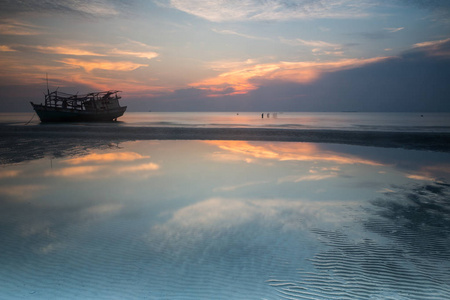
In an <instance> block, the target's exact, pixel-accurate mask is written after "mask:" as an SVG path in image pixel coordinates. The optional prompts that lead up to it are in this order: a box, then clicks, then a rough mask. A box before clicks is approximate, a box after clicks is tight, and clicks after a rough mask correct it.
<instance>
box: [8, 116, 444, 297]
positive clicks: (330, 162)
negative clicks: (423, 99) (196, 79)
mask: <svg viewBox="0 0 450 300" xmlns="http://www.w3.org/2000/svg"><path fill="white" fill-rule="evenodd" d="M218 115H220V116H221V117H222V119H221V121H220V122H216V121H215V122H214V125H211V124H212V123H210V122H204V120H205V118H206V116H205V115H203V116H204V117H202V118H203V119H202V118H197V117H196V118H188V117H186V115H184V116H185V119H184V121H180V123H178V124H175V123H174V122H172V123H171V124H159V125H158V126H154V125H153V126H151V125H150V124H148V123H146V124H143V123H142V120H140V121H136V122H128V123H127V122H122V123H121V122H117V123H83V124H39V123H31V125H30V124H28V125H24V124H23V123H22V124H19V123H11V122H10V121H8V122H3V124H1V125H0V137H1V139H0V158H1V164H2V168H1V169H0V208H1V209H0V220H1V221H0V222H1V228H2V230H1V232H0V235H1V239H2V241H3V242H2V243H1V245H0V252H1V253H2V255H1V256H0V264H1V265H2V268H0V276H1V277H2V278H4V280H3V281H2V283H1V284H0V286H1V290H2V297H3V298H4V299H17V298H20V299H61V298H64V299H355V298H357V299H446V298H450V285H449V283H448V278H449V277H450V271H449V270H450V264H449V262H450V249H449V246H448V245H450V219H449V213H450V202H449V195H450V155H449V139H450V136H449V134H450V133H448V132H446V130H443V129H442V128H446V127H445V126H446V125H445V126H440V127H439V128H440V129H439V130H432V129H430V128H429V127H426V128H425V127H424V128H422V129H421V130H411V128H409V130H405V129H404V128H403V130H404V131H399V130H393V129H392V128H394V127H395V128H397V129H398V127H396V126H394V127H392V126H391V127H390V130H386V127H382V126H378V127H377V126H375V127H373V126H372V127H371V128H372V129H371V130H367V129H364V130H361V129H358V130H349V128H350V127H351V126H348V125H347V124H343V122H342V119H339V120H340V121H339V123H340V124H343V125H341V126H340V127H339V126H337V129H330V128H317V127H315V128H301V126H299V125H301V124H295V123H292V122H291V121H292V119H290V120H289V123H290V126H289V128H285V127H286V126H285V124H286V123H287V122H281V124H279V123H280V120H278V121H276V122H278V124H275V125H276V126H273V125H274V124H273V123H272V124H269V125H271V126H267V123H261V120H259V119H258V125H255V123H252V122H253V121H248V122H239V124H240V125H239V126H235V125H230V119H229V118H231V117H228V116H229V115H230V114H228V116H227V115H224V114H216V115H215V120H217V116H218ZM178 116H179V115H178ZM332 117H333V118H334V119H333V120H336V115H334V116H332ZM357 117H358V118H359V116H357ZM208 118H209V116H208ZM233 118H234V116H233ZM321 118H323V115H321ZM350 118H355V117H353V116H352V117H350ZM22 119H24V120H25V119H29V116H27V117H23V118H22ZM279 119H280V118H279ZM174 120H176V118H175V117H174ZM194 120H195V121H196V123H195V124H193V123H194ZM199 120H203V121H202V122H200V123H199ZM252 120H253V119H252ZM281 121H283V119H281ZM274 122H275V121H274ZM314 122H315V121H314ZM333 122H337V121H333ZM371 122H372V121H371ZM225 123H227V124H228V126H225V125H224V124H225ZM347 123H352V124H354V123H353V121H352V122H347ZM186 124H190V125H186ZM233 124H237V123H233ZM261 124H263V125H264V126H261ZM330 124H331V123H330ZM293 125H295V127H296V128H293V127H294V126H293ZM268 127H269V128H268ZM274 127H275V128H274ZM359 127H360V126H359ZM380 128H383V129H384V130H381V129H380ZM433 128H436V127H433Z"/></svg>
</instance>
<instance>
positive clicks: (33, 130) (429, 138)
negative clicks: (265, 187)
mask: <svg viewBox="0 0 450 300" xmlns="http://www.w3.org/2000/svg"><path fill="white" fill-rule="evenodd" d="M0 137H1V138H7V137H16V138H17V137H23V138H39V139H47V138H57V139H61V138H62V139H77V140H80V139H81V140H86V141H87V140H103V141H108V140H114V141H128V140H246V141H282V142H309V143H338V144H348V145H361V146H372V147H386V148H403V149H417V150H431V151H442V152H450V133H443V132H436V133H434V132H382V131H345V130H306V129H267V128H184V127H125V126H120V125H115V124H98V123H95V124H82V125H81V124H45V125H43V124H42V125H37V126H6V125H2V126H0Z"/></svg>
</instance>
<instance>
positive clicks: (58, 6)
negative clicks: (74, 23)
mask: <svg viewBox="0 0 450 300" xmlns="http://www.w3.org/2000/svg"><path fill="white" fill-rule="evenodd" d="M117 4H118V2H117V1H108V0H27V1H7V3H4V4H2V5H3V6H4V7H3V9H5V11H8V12H11V13H14V12H32V13H34V14H39V13H42V12H45V13H48V12H58V13H74V12H75V13H81V14H87V15H91V16H95V17H108V16H115V15H118V14H119V13H120V10H119V9H118V8H117V7H116V5H117Z"/></svg>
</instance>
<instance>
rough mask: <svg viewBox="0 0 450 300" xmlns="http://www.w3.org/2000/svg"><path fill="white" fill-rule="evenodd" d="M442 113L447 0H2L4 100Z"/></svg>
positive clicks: (448, 76) (448, 53)
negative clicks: (109, 97)
mask: <svg viewBox="0 0 450 300" xmlns="http://www.w3.org/2000/svg"><path fill="white" fill-rule="evenodd" d="M46 76H48V84H49V87H50V89H51V90H53V89H56V88H59V89H58V91H63V92H68V93H77V92H79V93H80V94H83V93H88V92H94V91H106V90H121V91H122V97H123V98H122V100H121V104H122V105H127V106H128V111H149V110H151V111H325V112H326V111H394V112H396V111H414V112H416V111H423V112H427V111H430V112H432V111H436V112H443V111H446V112H450V1H448V0H370V1H369V0H358V1H356V0H239V1H237V0H216V1H212V0H129V1H125V0H93V1H88V0H28V1H25V0H23V1H20V0H0V95H1V97H0V111H1V112H9V111H12V112H13V111H31V110H32V108H31V105H30V104H29V102H30V101H33V102H35V103H40V102H43V92H45V91H46V89H47V87H46Z"/></svg>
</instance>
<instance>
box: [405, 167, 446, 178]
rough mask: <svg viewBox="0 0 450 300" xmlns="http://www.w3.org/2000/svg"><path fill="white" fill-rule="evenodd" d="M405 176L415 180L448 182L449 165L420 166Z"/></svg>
mask: <svg viewBox="0 0 450 300" xmlns="http://www.w3.org/2000/svg"><path fill="white" fill-rule="evenodd" d="M405 176H406V177H407V178H409V179H415V180H423V181H443V182H446V181H448V180H450V165H449V164H439V165H427V166H422V167H421V168H419V169H418V170H415V171H414V172H409V173H406V174H405Z"/></svg>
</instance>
